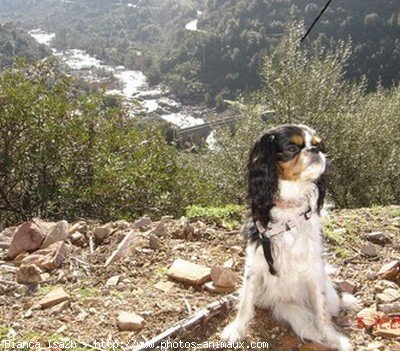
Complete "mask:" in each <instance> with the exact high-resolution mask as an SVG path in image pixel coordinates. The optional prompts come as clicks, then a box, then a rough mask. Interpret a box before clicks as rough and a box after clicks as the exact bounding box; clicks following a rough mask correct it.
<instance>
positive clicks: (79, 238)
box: [70, 232, 85, 247]
mask: <svg viewBox="0 0 400 351" xmlns="http://www.w3.org/2000/svg"><path fill="white" fill-rule="evenodd" d="M70 240H71V243H72V244H73V245H75V246H79V247H83V246H85V236H84V235H83V234H82V233H81V232H75V233H73V234H71V236H70Z"/></svg>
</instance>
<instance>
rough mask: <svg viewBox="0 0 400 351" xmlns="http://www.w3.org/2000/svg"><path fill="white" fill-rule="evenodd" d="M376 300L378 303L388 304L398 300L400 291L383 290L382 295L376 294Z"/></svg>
mask: <svg viewBox="0 0 400 351" xmlns="http://www.w3.org/2000/svg"><path fill="white" fill-rule="evenodd" d="M376 298H377V299H378V302H379V303H390V302H394V301H396V300H398V299H400V290H398V289H391V288H389V289H385V290H384V291H383V292H382V293H380V294H377V295H376Z"/></svg>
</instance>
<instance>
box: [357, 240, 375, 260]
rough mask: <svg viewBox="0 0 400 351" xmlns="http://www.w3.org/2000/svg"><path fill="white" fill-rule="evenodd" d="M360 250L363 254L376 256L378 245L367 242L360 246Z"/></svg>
mask: <svg viewBox="0 0 400 351" xmlns="http://www.w3.org/2000/svg"><path fill="white" fill-rule="evenodd" d="M360 252H361V253H362V254H363V255H364V256H368V257H376V256H378V246H376V245H374V244H371V243H367V244H365V245H363V246H361V249H360Z"/></svg>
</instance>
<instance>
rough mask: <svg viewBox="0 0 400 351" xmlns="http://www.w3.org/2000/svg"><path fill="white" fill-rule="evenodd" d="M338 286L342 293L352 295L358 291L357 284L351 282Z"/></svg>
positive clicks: (347, 281)
mask: <svg viewBox="0 0 400 351" xmlns="http://www.w3.org/2000/svg"><path fill="white" fill-rule="evenodd" d="M337 285H338V287H339V289H340V291H341V292H345V293H348V294H352V295H353V294H354V293H355V292H356V289H357V284H356V283H355V282H353V281H350V280H345V281H341V282H339V283H337Z"/></svg>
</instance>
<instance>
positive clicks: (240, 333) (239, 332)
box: [221, 322, 246, 343]
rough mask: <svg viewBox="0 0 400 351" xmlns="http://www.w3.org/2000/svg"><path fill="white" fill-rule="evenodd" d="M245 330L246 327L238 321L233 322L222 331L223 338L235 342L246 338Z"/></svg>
mask: <svg viewBox="0 0 400 351" xmlns="http://www.w3.org/2000/svg"><path fill="white" fill-rule="evenodd" d="M245 332H246V331H245V329H244V328H241V327H240V325H239V324H238V323H237V322H233V323H231V324H229V325H227V326H226V327H225V329H224V330H223V331H222V333H221V339H222V341H225V342H230V343H235V342H238V341H240V340H242V339H243V338H244V336H245Z"/></svg>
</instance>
